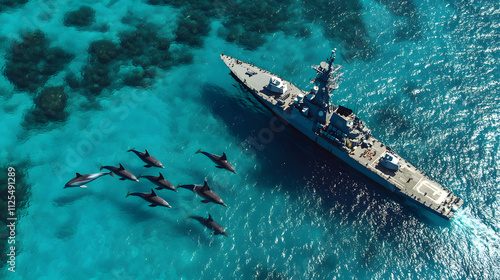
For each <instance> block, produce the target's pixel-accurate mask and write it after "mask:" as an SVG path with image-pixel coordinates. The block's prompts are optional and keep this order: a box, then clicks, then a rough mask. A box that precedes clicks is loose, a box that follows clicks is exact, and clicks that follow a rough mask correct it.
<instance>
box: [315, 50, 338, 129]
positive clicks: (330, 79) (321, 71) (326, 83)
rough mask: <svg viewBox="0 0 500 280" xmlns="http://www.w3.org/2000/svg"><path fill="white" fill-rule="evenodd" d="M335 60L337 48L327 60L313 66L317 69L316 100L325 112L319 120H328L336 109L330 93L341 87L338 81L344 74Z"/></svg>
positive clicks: (324, 121)
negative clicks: (331, 101)
mask: <svg viewBox="0 0 500 280" xmlns="http://www.w3.org/2000/svg"><path fill="white" fill-rule="evenodd" d="M334 61H335V50H332V54H331V55H330V57H329V58H328V59H327V60H326V62H324V61H323V62H321V63H320V65H316V66H313V67H312V68H313V69H314V70H316V74H317V76H316V78H314V80H313V81H312V82H313V83H314V84H315V85H316V86H317V92H316V94H315V97H314V100H315V102H316V103H317V104H318V105H320V107H321V110H322V111H323V112H324V114H323V116H322V117H321V118H318V121H320V122H322V123H326V122H328V120H329V119H330V117H331V115H332V114H333V112H334V111H335V106H334V105H333V104H331V103H330V95H331V93H332V91H333V90H335V89H337V88H338V87H339V85H338V81H339V80H340V77H341V76H342V73H340V72H339V70H340V66H339V65H336V64H334V63H333V62H334Z"/></svg>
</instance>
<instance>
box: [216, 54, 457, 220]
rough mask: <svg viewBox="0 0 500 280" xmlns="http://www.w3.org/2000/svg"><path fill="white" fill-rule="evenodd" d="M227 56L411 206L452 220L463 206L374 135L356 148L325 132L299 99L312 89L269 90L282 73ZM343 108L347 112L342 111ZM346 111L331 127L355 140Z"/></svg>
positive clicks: (281, 110)
mask: <svg viewBox="0 0 500 280" xmlns="http://www.w3.org/2000/svg"><path fill="white" fill-rule="evenodd" d="M221 58H222V60H223V61H224V63H225V64H226V65H227V67H228V68H229V69H230V71H231V74H232V76H233V77H234V78H235V79H236V80H237V81H238V82H240V83H241V84H242V85H244V86H245V87H246V88H247V89H248V90H249V91H250V93H251V94H252V95H253V96H254V97H255V98H257V100H259V101H260V102H261V103H262V104H263V105H264V106H265V107H266V108H267V109H269V110H270V111H271V112H272V113H273V114H275V115H276V116H278V117H279V118H280V119H282V120H283V121H284V122H286V123H287V124H288V125H290V126H292V127H293V128H295V129H296V130H298V131H299V132H301V133H302V134H304V135H305V136H306V137H308V138H309V139H311V140H312V141H313V142H314V143H316V144H317V145H318V146H320V147H322V148H323V149H324V150H325V151H327V152H328V153H330V154H332V155H334V156H335V157H337V158H339V159H340V160H342V161H344V162H345V163H347V164H348V165H349V166H351V167H353V168H354V169H356V170H357V171H359V172H361V173H362V174H364V175H365V176H367V177H368V178H370V179H371V180H373V181H375V182H376V183H378V184H379V185H381V186H383V187H385V188H386V189H388V190H389V191H391V192H393V193H394V194H395V195H397V196H399V197H401V198H403V199H404V200H405V203H406V204H407V205H410V206H416V208H417V209H418V210H420V209H423V210H425V211H423V212H422V211H419V212H421V213H423V214H425V215H426V216H431V218H433V217H435V216H437V217H440V218H444V219H447V220H449V219H451V218H452V217H453V215H454V214H455V212H456V211H457V210H458V208H460V207H461V206H462V204H463V200H462V199H461V198H459V197H457V196H456V195H454V194H453V193H452V192H451V191H449V190H447V189H445V188H444V187H443V186H441V185H440V184H439V183H437V182H435V181H434V180H432V179H431V178H430V177H429V176H427V175H425V174H424V173H423V172H421V171H420V170H418V169H417V168H416V167H414V166H413V165H412V164H410V163H409V162H407V161H406V160H405V159H403V158H401V157H400V156H399V155H397V154H396V153H395V152H394V151H393V150H392V149H390V148H389V147H387V146H386V145H384V144H383V143H381V142H380V141H379V140H378V139H376V138H375V137H373V136H372V135H371V134H368V135H369V136H365V137H364V140H363V142H365V143H369V145H366V146H363V145H356V146H355V147H353V145H347V144H346V143H342V142H341V141H339V139H343V138H336V137H334V136H336V135H335V133H333V132H332V131H328V130H325V129H324V128H325V125H322V124H321V122H320V121H317V120H315V118H313V117H311V114H309V113H308V114H305V113H304V108H303V107H305V106H302V107H300V106H298V102H297V97H298V96H299V97H300V96H301V95H307V93H306V92H304V91H302V90H300V89H298V88H297V87H295V86H294V85H293V84H291V83H290V82H288V81H285V80H282V81H281V82H282V84H281V86H282V87H283V88H284V89H286V91H285V92H284V93H280V92H275V91H272V90H270V89H269V84H268V81H269V80H270V79H271V80H272V79H273V78H278V79H280V78H279V77H278V76H277V75H275V74H272V73H270V72H268V71H266V70H263V69H261V68H259V67H256V66H254V65H252V64H249V63H246V62H243V61H240V60H238V59H235V58H232V57H229V56H227V55H224V54H222V55H221ZM280 80H281V79H280ZM301 108H302V109H301ZM340 109H342V110H343V111H344V112H340ZM337 111H338V112H337ZM345 111H346V108H344V107H339V108H336V111H335V112H334V113H333V114H332V119H329V120H327V124H328V125H327V126H326V127H329V126H330V121H331V124H332V125H331V126H333V127H334V128H333V130H334V132H336V133H337V135H339V134H343V135H344V136H346V137H345V138H346V139H349V137H347V135H346V134H345V133H344V132H342V131H341V128H342V127H341V126H342V121H346V122H349V121H351V122H352V120H353V119H354V118H356V117H355V115H354V114H352V113H351V112H349V111H348V109H347V113H346V112H345ZM334 118H336V119H337V123H340V124H341V125H338V127H339V128H335V126H334V125H333V122H334V121H333V119H334ZM321 127H322V128H321ZM332 135H334V136H332ZM355 138H361V136H359V135H354V136H353V139H349V140H352V141H353V142H354V141H356V139H355ZM386 155H390V156H391V157H394V156H395V157H397V159H398V160H399V166H400V167H399V168H398V170H392V169H390V168H387V167H386V166H385V165H383V164H382V161H384V160H385V157H387V156H386ZM427 214H430V215H427Z"/></svg>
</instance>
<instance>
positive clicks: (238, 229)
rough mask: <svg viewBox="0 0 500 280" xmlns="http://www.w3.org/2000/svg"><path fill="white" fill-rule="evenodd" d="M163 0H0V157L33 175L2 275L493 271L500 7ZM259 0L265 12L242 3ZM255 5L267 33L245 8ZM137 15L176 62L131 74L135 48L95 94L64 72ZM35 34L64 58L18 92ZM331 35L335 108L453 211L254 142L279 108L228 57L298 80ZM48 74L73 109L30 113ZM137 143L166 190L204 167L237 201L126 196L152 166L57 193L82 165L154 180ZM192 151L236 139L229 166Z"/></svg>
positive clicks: (396, 275)
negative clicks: (205, 221)
mask: <svg viewBox="0 0 500 280" xmlns="http://www.w3.org/2000/svg"><path fill="white" fill-rule="evenodd" d="M19 2H24V1H19ZM160 2H161V3H160ZM167 2H168V1H167ZM170 2H171V3H169V4H168V3H167V4H165V3H163V1H150V2H149V3H151V4H148V2H147V1H132V0H128V1H126V0H112V1H103V2H101V3H97V4H93V1H85V0H84V1H69V0H68V1H62V0H59V1H49V2H46V3H45V4H41V3H40V2H37V1H27V3H19V4H18V5H11V6H8V7H7V6H2V8H3V9H0V10H1V11H2V12H1V13H0V26H2V28H1V29H0V38H2V40H0V69H2V70H3V71H2V73H3V75H0V90H1V93H2V94H1V96H0V101H1V102H0V104H1V105H0V107H1V110H0V114H1V115H0V117H1V122H0V125H1V128H2V130H3V131H5V132H8V133H4V134H3V136H2V137H0V144H1V147H2V149H1V154H0V160H1V162H0V163H1V165H2V166H12V165H15V166H16V167H17V169H18V171H19V172H22V173H25V174H27V175H26V178H25V180H26V182H27V183H28V185H29V187H30V196H29V202H28V205H27V207H26V208H24V209H23V210H22V211H20V212H18V217H19V221H18V224H17V234H16V248H17V257H16V272H15V273H12V272H10V271H7V265H5V266H4V268H3V269H2V272H1V275H2V277H4V278H6V279H288V278H292V279H443V278H445V279H498V278H499V277H500V266H499V263H500V238H499V234H500V227H499V224H500V223H499V222H500V220H499V216H498V211H499V209H500V193H499V192H498V188H499V185H500V174H499V171H498V170H500V166H499V162H500V147H499V144H498V139H499V137H500V135H499V134H500V130H499V127H500V121H499V119H500V118H499V112H500V105H499V104H500V94H498V81H499V80H500V73H499V71H498V65H499V64H500V61H499V57H500V56H499V50H500V49H499V47H498V45H499V42H500V40H499V38H498V34H500V33H499V31H500V30H499V26H498V22H500V21H499V20H500V18H499V17H500V16H499V15H500V7H499V5H498V3H496V2H494V1H475V2H473V3H469V2H466V1H453V0H449V1H437V2H436V1H425V0H424V1H406V2H404V4H397V3H396V2H391V1H384V0H380V1H370V0H363V1H360V2H359V3H357V5H358V6H357V7H344V6H345V5H343V4H342V3H343V2H342V3H341V2H340V1H331V2H325V3H324V6H321V5H316V6H312V3H309V2H307V1H300V2H295V1H286V2H284V3H285V4H283V5H286V7H284V6H281V7H280V9H276V10H272V9H271V12H269V11H267V12H266V13H264V12H263V11H261V12H262V13H257V12H259V8H258V7H259V5H264V4H263V3H260V4H258V2H253V3H257V4H255V5H254V6H257V8H255V7H253V6H252V5H251V4H249V3H252V2H251V1H248V2H240V3H239V4H238V5H239V6H237V5H236V4H234V3H233V5H228V2H227V1H221V2H214V3H210V2H208V4H207V2H204V1H200V2H196V3H193V4H184V3H181V2H177V1H170ZM245 3H246V4H245ZM327 3H330V4H327ZM153 4H155V5H153ZM229 4H231V3H229ZM273 4H274V5H276V3H271V4H269V5H271V6H272V5H273ZM81 5H89V6H90V7H92V9H93V10H94V11H95V14H94V20H93V21H92V23H91V24H90V25H88V26H84V27H75V26H65V25H64V24H63V22H64V18H65V15H66V14H67V13H68V12H70V11H74V10H76V9H78V8H79V7H80V6H81ZM203 5H204V6H203ZM235 5H236V6H235ZM353 5H354V4H353ZM318 6H319V7H318ZM354 6H356V5H354ZM252 7H253V8H252ZM338 7H341V8H342V9H344V8H345V9H346V10H342V9H340V8H338ZM250 8H252V9H257V10H250V11H251V12H249V14H250V15H247V14H244V13H242V12H241V13H239V12H238V9H250ZM347 9H350V10H347ZM261 14H262V16H267V17H266V19H265V20H263V21H262V22H261V24H262V25H263V26H266V25H269V27H268V28H262V26H261V25H256V22H258V21H257V19H258V18H259V17H258V16H257V18H252V15H253V16H255V15H261ZM269 14H270V15H271V16H269ZM283 14H284V15H286V16H285V17H284V18H281V16H280V15H283ZM353 14H354V15H356V16H355V17H353V16H352V15H353ZM186 15H189V16H190V18H191V19H193V18H195V19H197V20H199V22H197V24H199V26H197V27H196V28H191V29H189V28H188V30H191V31H193V30H194V29H196V32H194V33H193V32H192V33H191V35H192V36H191V37H189V36H188V38H185V37H183V36H184V35H185V34H186V33H182V32H181V31H178V30H179V28H178V25H181V22H182V21H181V20H179V19H180V18H184V17H185V16H186ZM315 16H316V17H315ZM276 18H278V19H276ZM201 19H203V20H201ZM347 19H352V20H351V21H349V20H347ZM356 19H357V20H356ZM243 20H247V21H243ZM200 22H201V23H200ZM339 22H340V23H339ZM346 22H347V23H346ZM144 23H150V24H154V26H155V28H156V29H154V30H155V32H156V34H157V35H158V36H160V37H164V38H166V39H167V40H168V41H169V42H170V46H169V50H170V51H171V53H172V55H173V57H174V59H172V60H171V61H172V62H171V64H170V65H168V66H163V65H160V66H158V65H153V66H154V67H153V66H152V67H148V69H149V70H151V69H156V72H155V73H154V74H151V75H150V78H147V79H144V80H141V83H140V85H135V84H130V83H129V82H127V80H126V77H127V75H133V74H134V73H137V72H134V71H141V69H140V67H142V66H138V64H140V63H142V62H131V60H132V59H131V58H130V57H132V54H130V53H128V54H126V55H122V56H121V55H120V54H115V58H114V59H113V60H112V61H111V62H108V63H104V64H103V65H105V66H103V67H106V68H105V69H106V71H108V72H110V73H112V74H110V75H111V76H110V79H111V83H110V84H109V85H106V86H103V90H102V91H101V92H99V93H95V92H94V93H89V90H90V91H91V90H92V89H89V87H86V86H83V85H80V86H70V84H71V83H70V82H69V81H68V79H67V76H68V75H70V74H71V75H74V76H75V77H76V79H77V80H78V81H80V84H83V82H84V81H86V80H85V79H87V78H85V74H84V73H85V71H86V70H84V69H85V67H88V65H89V63H90V65H92V63H95V60H93V58H92V54H89V46H90V45H91V43H92V42H94V41H98V40H104V39H105V40H110V41H111V42H114V43H115V44H117V45H119V44H120V42H121V41H123V37H121V35H120V34H122V33H123V32H127V31H130V30H134V28H137V27H138V26H141V24H144ZM186 26H188V27H189V24H188V23H186ZM200 26H201V27H200ZM353 26H354V27H353ZM351 27H353V28H354V29H350V28H351ZM355 28H358V29H355ZM37 29H39V30H41V31H42V32H43V34H45V38H47V40H48V42H50V47H59V48H62V49H63V50H64V51H65V52H67V53H70V54H72V55H73V56H72V57H71V58H70V59H69V61H68V62H67V63H61V65H62V66H61V68H60V69H59V70H58V71H56V72H55V73H53V74H52V75H48V76H47V80H46V81H45V82H43V81H42V82H41V83H40V85H39V86H37V87H35V88H34V89H33V88H21V87H20V86H18V85H16V84H15V83H14V82H12V80H10V79H9V78H8V77H7V76H8V75H7V74H6V71H7V72H8V70H6V69H10V68H9V67H10V66H9V63H10V62H9V61H11V60H10V57H12V53H13V46H14V44H15V42H21V40H23V39H22V38H23V37H22V36H23V35H22V34H31V33H30V32H33V31H34V30H37ZM247 29H248V30H247ZM204 30H205V31H204ZM234 30H236V31H238V30H239V32H240V34H246V35H244V36H239V35H238V36H236V37H234V38H236V39H234V38H233V37H231V36H229V35H228V34H232V33H231V32H236V31H234ZM181 33H182V34H184V35H182V34H181ZM236 33H237V32H236ZM134 36H135V35H134ZM245 36H250V37H249V38H250V39H251V40H250V39H249V38H247V37H245ZM251 36H254V37H251ZM144 38H152V37H151V34H149V35H147V36H144V37H143V39H141V40H143V41H145V42H146V43H145V44H144V45H146V47H144V48H143V49H136V50H135V51H136V52H137V53H138V54H137V55H136V56H135V58H134V59H136V60H138V61H139V60H140V61H142V60H144V59H145V58H144V57H143V56H141V55H146V56H147V55H148V54H151V53H154V51H155V50H153V51H152V50H151V49H148V46H149V45H151V44H156V43H155V42H156V41H155V42H149V41H147V40H146V39H144ZM228 38H229V39H228ZM230 38H233V39H230ZM359 38H361V39H359ZM358 39H359V40H358ZM249 40H250V41H251V43H249ZM133 41H135V42H143V41H140V40H139V39H137V38H134V39H133ZM255 42H258V43H255ZM360 45H361V46H364V47H362V48H360V47H359V46H360ZM332 48H337V50H338V53H339V54H340V55H338V56H337V58H338V61H337V63H340V64H342V66H343V72H344V80H343V81H342V83H341V85H340V88H339V90H337V91H336V92H335V93H336V94H335V95H334V97H333V98H334V100H335V103H338V104H343V105H346V106H349V107H351V108H355V110H356V112H358V115H359V116H360V117H361V118H362V119H363V120H365V121H366V122H367V123H368V126H369V127H370V128H371V129H372V131H373V134H374V135H376V136H377V137H379V138H380V139H381V140H382V141H383V142H385V143H387V144H388V145H390V146H391V147H392V148H393V149H394V150H396V151H397V152H398V153H399V154H401V155H402V156H404V157H405V158H406V159H408V160H409V161H410V162H412V163H413V164H414V165H416V166H417V167H419V168H420V169H422V170H423V171H424V172H426V173H428V174H429V175H430V176H431V177H433V178H435V179H436V180H437V181H438V182H440V183H441V184H443V185H444V186H446V187H447V188H448V189H450V190H452V191H453V192H454V193H456V194H458V195H459V196H460V197H462V198H463V199H464V201H465V203H464V206H463V207H462V208H461V209H460V211H459V212H458V213H457V215H456V216H455V217H454V218H453V219H452V220H451V221H450V222H444V223H435V222H433V221H429V220H427V219H425V218H423V217H420V215H419V213H417V212H415V211H413V210H411V209H410V208H409V207H407V206H404V205H402V204H400V203H399V200H398V199H397V198H396V197H394V196H392V195H391V194H390V193H389V192H387V191H386V190H384V189H382V188H381V187H379V186H377V185H375V184H374V183H373V182H371V181H369V180H367V179H366V178H364V177H362V176H361V175H360V174H359V173H357V172H355V171H353V170H352V169H351V168H349V167H348V166H346V165H345V164H343V163H341V162H339V161H338V160H336V159H335V158H331V157H329V156H327V155H325V154H324V153H322V152H321V151H318V150H317V149H316V148H315V147H314V146H313V145H311V143H310V142H309V141H308V140H307V139H305V138H303V137H301V136H300V135H298V134H297V132H295V131H293V130H291V129H289V128H287V129H285V130H283V131H281V132H275V133H273V134H272V135H271V136H269V137H270V138H266V139H264V140H265V141H263V142H265V143H263V144H262V143H261V144H262V145H260V146H259V148H258V149H257V148H256V147H249V145H248V141H249V139H251V138H252V137H257V138H258V136H259V132H261V131H262V130H264V129H267V128H270V127H271V126H272V124H271V120H272V118H273V117H272V115H271V114H270V113H269V112H267V111H265V109H264V108H262V106H261V105H259V104H258V102H256V101H254V100H253V99H252V98H251V96H250V95H249V94H248V93H247V92H245V91H244V90H242V89H241V88H240V87H239V86H238V85H237V83H236V82H235V81H234V79H232V78H231V77H230V76H229V75H228V73H229V71H228V69H227V68H226V66H225V65H224V64H223V62H222V61H221V60H220V58H219V54H220V53H225V54H228V55H231V56H234V57H237V58H240V59H242V60H245V61H249V62H252V63H254V64H256V65H258V66H261V67H262V68H265V69H268V70H270V71H272V72H274V73H277V74H279V75H280V76H281V77H283V78H285V79H287V80H290V81H292V82H293V83H295V84H296V85H298V86H299V87H301V88H303V89H307V88H308V87H309V79H310V78H312V77H313V74H314V71H313V70H311V69H310V68H309V66H310V65H314V64H317V63H319V61H321V60H324V59H325V58H326V57H327V56H328V55H329V52H330V50H331V49H332ZM14 49H15V48H14ZM368 50H370V51H368ZM127 55H128V56H127ZM182 55H185V56H186V57H185V59H184V60H182V59H181V58H180V57H181V56H182ZM189 55H192V60H190V59H189ZM110 56H111V55H110ZM151 56H152V55H151ZM100 58H101V59H103V57H100ZM160 58H161V57H160ZM158 60H162V59H156V60H155V59H152V61H153V62H152V64H154V62H155V61H158ZM35 62H36V61H33V62H32V63H33V64H34V63H35ZM140 65H142V64H140ZM157 66H158V67H157ZM41 67H42V66H40V65H37V69H40V68H41ZM145 68H146V67H143V69H145ZM138 69H139V70H138ZM37 71H38V72H37V73H39V72H40V73H41V70H37ZM35 72H36V71H35ZM144 72H147V71H144ZM144 75H146V74H144ZM141 77H144V76H141ZM82 81H83V82H82ZM143 82H144V83H146V86H141V85H145V84H143ZM125 84H128V86H124V85H125ZM49 86H64V91H65V92H66V93H67V94H68V99H67V104H66V107H65V109H64V112H65V114H66V115H65V117H61V118H59V119H58V120H57V121H44V122H41V123H40V122H38V123H37V122H34V121H32V119H30V118H29V117H27V116H30V114H32V111H33V109H34V108H35V107H36V105H35V103H36V100H37V99H36V96H37V94H40V91H41V89H42V88H43V87H49ZM30 120H31V121H30ZM7 134H8V136H7ZM261 142H262V141H261ZM130 148H136V149H138V150H144V149H145V148H146V149H148V151H149V152H150V153H151V154H152V155H153V156H155V157H156V158H158V159H159V160H160V161H161V162H162V163H163V165H164V166H165V167H166V168H165V169H163V170H161V172H162V173H163V175H164V176H165V178H167V179H168V180H170V181H171V182H172V183H174V184H175V185H177V184H180V183H182V184H192V183H196V184H201V183H202V182H203V180H204V179H205V178H207V179H208V182H209V184H210V185H211V187H212V189H214V190H215V191H216V192H217V193H218V194H219V195H220V196H221V197H222V198H223V200H224V202H225V203H226V204H227V205H228V207H227V208H225V207H222V206H220V205H216V204H203V203H201V202H200V198H198V197H196V196H195V195H194V194H193V193H191V192H189V191H187V190H184V189H181V190H179V192H178V193H174V192H172V191H168V190H162V191H158V192H157V193H158V194H159V195H160V196H162V197H164V198H165V199H166V200H167V201H168V203H169V204H170V205H172V208H171V209H166V208H160V207H156V208H150V207H147V204H146V202H145V201H143V200H141V199H139V198H137V197H128V198H125V195H126V194H127V191H131V192H147V191H149V190H150V189H151V187H152V186H153V185H152V184H150V183H149V182H148V181H147V180H144V179H143V180H141V181H140V182H139V183H135V182H131V181H119V180H118V179H117V178H112V177H110V176H105V177H103V178H100V179H98V180H96V181H94V182H92V183H90V184H89V187H88V188H87V189H79V188H70V189H63V186H64V184H65V183H66V182H67V181H69V180H70V179H71V178H73V177H74V173H75V172H79V173H82V174H89V173H95V172H98V171H99V167H100V166H101V165H114V166H117V165H118V163H122V164H123V165H124V166H125V168H127V169H128V170H130V171H131V172H132V173H134V174H136V175H138V174H143V175H157V172H158V169H153V168H151V169H146V168H143V167H142V165H143V163H142V162H141V161H140V160H139V159H138V158H137V157H136V156H135V155H134V154H132V153H127V152H126V151H127V150H128V149H130ZM199 148H202V149H203V150H206V151H209V152H212V153H216V154H222V152H225V153H226V154H227V156H228V159H229V160H230V161H231V162H232V163H233V165H234V166H235V168H236V171H237V174H236V175H235V174H232V173H230V172H227V171H224V170H219V169H217V168H214V166H213V163H212V162H210V161H209V160H208V159H207V158H206V157H204V156H202V155H199V154H198V155H195V152H196V151H197V150H198V149H199ZM0 211H6V209H5V210H4V209H0ZM208 213H210V214H211V215H212V217H213V218H214V220H216V221H217V222H218V223H220V224H221V225H222V226H224V227H225V228H226V230H227V232H228V234H229V235H230V237H225V236H211V235H210V231H209V230H207V229H205V228H204V227H203V226H202V225H200V224H199V223H197V222H196V221H194V220H192V219H188V218H187V217H188V216H190V215H199V216H205V217H207V216H208Z"/></svg>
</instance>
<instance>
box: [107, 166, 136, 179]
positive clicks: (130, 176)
mask: <svg viewBox="0 0 500 280" xmlns="http://www.w3.org/2000/svg"><path fill="white" fill-rule="evenodd" d="M103 169H107V170H111V171H112V172H113V173H115V174H116V175H118V176H120V177H121V178H120V180H126V179H129V180H132V181H136V182H139V180H137V178H136V177H135V176H134V174H132V173H130V171H128V170H126V169H125V168H123V165H122V164H121V163H120V167H114V166H101V169H100V170H103Z"/></svg>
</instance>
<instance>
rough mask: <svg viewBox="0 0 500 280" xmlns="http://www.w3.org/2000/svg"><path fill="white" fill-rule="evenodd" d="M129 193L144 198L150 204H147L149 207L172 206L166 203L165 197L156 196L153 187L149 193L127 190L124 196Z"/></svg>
mask: <svg viewBox="0 0 500 280" xmlns="http://www.w3.org/2000/svg"><path fill="white" fill-rule="evenodd" d="M129 195H135V196H138V197H140V198H142V199H144V200H146V201H147V202H150V203H151V204H150V205H149V207H156V206H164V207H168V208H172V206H170V205H168V203H167V202H166V201H165V199H163V198H161V197H159V196H157V195H156V194H155V191H153V189H151V193H138V192H135V193H130V192H128V193H127V196H126V197H128V196H129Z"/></svg>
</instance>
